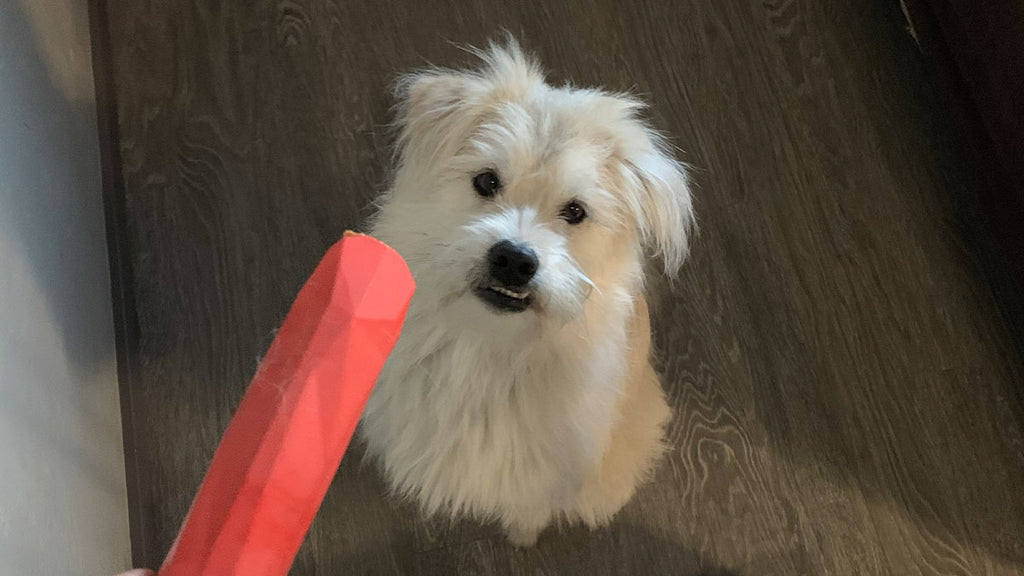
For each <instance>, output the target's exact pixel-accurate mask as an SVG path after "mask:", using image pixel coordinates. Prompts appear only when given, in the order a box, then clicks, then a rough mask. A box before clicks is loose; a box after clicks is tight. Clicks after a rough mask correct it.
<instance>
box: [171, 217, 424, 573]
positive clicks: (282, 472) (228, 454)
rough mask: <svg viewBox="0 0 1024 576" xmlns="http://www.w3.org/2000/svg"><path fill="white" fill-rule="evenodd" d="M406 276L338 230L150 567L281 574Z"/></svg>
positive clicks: (345, 432)
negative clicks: (168, 542) (164, 551)
mask: <svg viewBox="0 0 1024 576" xmlns="http://www.w3.org/2000/svg"><path fill="white" fill-rule="evenodd" d="M414 289H415V285H414V283H413V279H412V276H411V275H410V273H409V269H408V267H406V265H405V262H404V261H403V260H402V257H401V256H399V255H398V253H397V252H395V251H394V250H392V249H391V248H389V247H388V246H386V245H385V244H383V243H381V242H379V241H377V240H374V239H373V238H370V237H369V236H360V235H356V234H350V233H346V234H345V238H343V239H342V240H341V241H340V242H338V243H337V244H335V245H334V246H333V247H332V248H331V249H330V250H329V251H328V252H327V255H326V256H325V257H324V259H323V260H322V261H321V262H320V265H319V266H317V269H316V271H315V272H313V276H312V277H310V279H309V280H308V281H307V282H306V284H305V286H303V287H302V290H301V291H300V292H299V296H298V298H297V299H296V300H295V304H294V305H292V309H291V311H290V312H289V313H288V316H287V317H286V318H285V320H284V324H283V325H282V326H281V329H280V330H279V331H278V333H277V337H276V338H275V339H274V342H273V344H271V345H270V350H269V351H268V352H267V355H266V357H265V358H264V359H263V362H262V363H261V364H260V367H259V369H258V370H257V371H256V376H254V377H253V380H252V382H251V383H250V384H249V389H248V391H247V392H246V394H245V397H244V398H243V399H242V403H241V405H240V406H239V407H238V411H237V412H236V413H235V416H234V418H233V419H232V420H231V424H230V425H229V426H228V429H227V432H225V433H224V438H223V439H222V440H221V443H220V446H219V447H218V448H217V452H216V454H215V455H214V457H213V463H212V464H210V469H209V470H208V471H207V473H206V478H205V479H204V480H203V484H202V486H201V487H200V488H199V494H198V495H197V496H196V499H195V501H194V502H193V503H192V509H191V510H190V511H189V513H188V517H187V518H186V519H185V524H184V526H183V527H182V530H181V533H180V534H179V535H178V539H177V541H176V542H175V544H174V546H172V547H171V551H170V553H169V554H168V555H167V559H166V560H165V561H164V565H163V567H162V568H161V569H160V576H284V575H285V574H287V572H288V569H289V568H290V567H291V564H292V561H293V560H294V559H295V554H296V553H297V552H298V550H299V546H300V545H301V544H302V539H303V538H304V537H305V534H306V531H307V530H308V529H309V525H310V523H311V522H312V521H313V517H314V516H315V515H316V511H317V508H319V507H320V502H321V501H322V500H323V497H324V494H325V493H326V492H327V488H328V486H329V485H330V483H331V479H332V478H333V477H334V474H335V472H336V471H337V469H338V464H339V463H340V462H341V458H342V456H343V455H344V454H345V449H346V448H347V447H348V443H349V440H350V439H351V438H352V433H353V432H354V431H355V427H356V423H357V422H358V420H359V416H360V415H361V414H362V411H363V407H364V406H365V405H366V400H367V399H368V398H369V396H370V391H371V390H372V389H373V384H374V382H375V381H376V379H377V376H378V374H379V373H380V371H381V369H382V368H383V366H384V361H385V360H386V359H387V357H388V354H390V353H391V349H392V347H393V346H394V344H395V342H396V341H397V340H398V336H399V332H400V331H401V328H402V322H403V321H404V319H405V312H406V309H407V308H408V306H409V301H410V299H411V298H412V293H413V290H414Z"/></svg>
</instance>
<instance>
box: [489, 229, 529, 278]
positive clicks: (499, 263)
mask: <svg viewBox="0 0 1024 576" xmlns="http://www.w3.org/2000/svg"><path fill="white" fill-rule="evenodd" d="M487 265H488V268H489V270H490V273H491V277H492V278H494V279H495V280H497V281H498V282H501V283H502V284H504V285H506V286H525V285H526V284H527V283H528V282H529V281H530V279H531V278H533V275H534V274H536V273H537V267H538V266H539V265H540V261H539V260H538V259H537V253H536V252H534V251H533V249H532V248H530V247H529V246H524V245H522V244H519V243H516V242H513V241H511V240H502V241H501V242H498V243H497V244H495V245H494V246H491V249H490V250H488V251H487Z"/></svg>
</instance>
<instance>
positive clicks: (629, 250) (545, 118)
mask: <svg viewBox="0 0 1024 576" xmlns="http://www.w3.org/2000/svg"><path fill="white" fill-rule="evenodd" d="M477 54H478V56H480V57H481V58H482V60H483V65H482V67H481V68H480V69H479V70H475V71H467V72H456V71H447V70H430V71H426V72H422V73H419V74H414V75H411V76H409V77H407V78H405V79H403V81H402V82H401V85H400V101H401V106H400V108H399V118H398V122H399V127H400V130H401V132H400V137H399V148H398V152H397V158H396V160H397V170H396V173H395V177H394V182H393V185H392V187H391V189H390V190H389V192H388V193H387V194H386V195H385V196H384V198H383V199H382V201H381V208H380V211H379V213H378V214H377V216H376V218H375V220H374V222H373V226H372V233H373V234H374V235H375V236H377V237H378V238H380V239H381V240H383V241H385V242H387V243H389V244H390V245H391V246H393V247H394V248H395V249H397V250H398V252H399V253H401V254H402V256H403V257H404V258H405V259H406V261H407V262H408V264H409V267H410V268H411V270H412V272H413V275H414V277H415V279H416V283H417V292H416V295H415V297H414V298H413V301H412V304H411V306H410V309H409V313H408V317H407V321H406V324H405V328H404V331H403V333H402V336H401V338H400V340H399V342H398V344H397V345H396V347H395V349H394V352H393V354H392V356H391V358H390V359H389V361H388V363H387V366H386V367H385V369H384V372H383V373H382V374H381V377H380V380H379V381H378V383H377V387H376V390H375V392H374V393H373V396H372V397H371V398H370V401H369V403H368V405H367V408H366V412H365V415H364V417H363V422H362V434H363V438H364V439H365V441H366V443H367V447H368V454H369V455H370V456H371V457H372V458H374V459H375V460H377V461H378V462H379V463H380V465H381V467H382V469H383V471H384V473H385V475H386V477H387V479H388V480H389V482H390V484H391V486H392V487H393V488H394V489H395V490H396V491H397V492H398V493H400V494H402V495H404V496H407V497H409V498H411V499H414V500H415V501H417V502H419V503H420V504H421V505H422V507H423V508H424V509H425V510H426V511H427V512H428V513H431V514H433V513H438V512H442V513H447V514H451V515H470V516H475V517H478V518H491V519H496V520H498V521H499V522H500V523H501V524H502V526H503V527H504V528H505V530H506V532H507V534H508V536H509V538H510V540H511V541H512V542H514V543H516V544H519V545H529V544H532V543H533V542H534V541H535V540H536V537H537V535H538V534H539V532H540V531H541V530H543V529H544V528H545V526H547V525H548V524H549V523H551V522H553V521H557V520H559V519H567V520H569V521H583V522H585V523H586V524H588V525H590V526H597V525H600V524H602V523H605V522H607V521H608V520H609V519H610V518H611V517H612V516H613V515H614V514H615V513H616V512H617V511H618V510H619V509H620V508H621V507H622V506H623V505H624V504H625V503H626V502H627V501H628V500H629V498H630V497H631V496H632V494H633V492H634V490H635V489H636V487H637V485H638V483H640V482H641V481H643V479H644V478H645V477H646V476H647V475H648V474H649V473H650V471H651V470H652V467H653V466H654V464H655V463H656V461H657V459H658V456H659V454H660V453H661V451H662V435H663V429H664V426H665V424H666V423H667V421H668V420H669V418H670V411H669V408H668V406H667V405H666V403H665V399H664V394H663V392H662V389H661V386H660V384H659V382H658V378H657V375H656V374H655V372H654V370H653V369H652V367H651V365H650V362H649V357H648V356H649V348H650V327H649V319H648V311H647V305H646V302H645V300H644V295H643V288H644V286H643V268H644V266H643V262H644V257H645V253H655V254H658V255H660V257H661V259H662V261H663V262H664V265H665V268H666V270H667V271H668V272H669V273H674V272H675V270H676V269H677V268H678V267H679V265H680V264H681V263H682V261H683V259H684V258H685V256H686V253H687V247H688V246H687V236H688V232H689V231H690V229H691V227H692V224H693V212H692V206H691V198H690V193H689V190H688V185H687V177H686V171H685V170H684V167H683V166H682V165H681V164H680V163H678V162H677V161H676V160H674V159H673V158H672V155H671V154H670V153H669V152H668V147H667V146H666V145H665V143H664V142H663V140H662V139H661V138H660V137H659V136H658V135H657V134H656V133H655V132H654V131H653V130H652V129H651V128H649V127H648V126H647V125H646V124H645V123H644V122H643V121H642V120H641V119H639V118H638V115H637V114H638V111H639V110H640V109H641V108H642V105H641V103H640V102H638V101H637V100H635V99H633V98H631V97H628V96H624V95H621V94H610V93H607V92H602V91H598V90H589V89H577V88H572V87H568V86H567V87H560V88H559V87H552V86H549V85H548V84H546V83H545V82H544V79H543V77H542V75H541V72H540V70H539V69H538V67H537V66H536V64H535V63H534V62H533V61H531V60H530V59H529V58H527V57H526V56H524V54H523V53H522V51H521V50H520V49H519V47H518V46H517V45H516V44H515V43H514V42H513V41H511V40H510V41H509V42H508V43H507V44H504V45H494V44H492V45H491V46H490V47H489V48H488V49H487V50H484V51H478V52H477ZM488 170H490V171H493V172H495V173H496V174H498V175H499V176H500V179H501V189H500V191H499V192H498V193H497V194H496V195H495V196H494V197H493V198H482V197H480V196H479V195H478V194H477V193H476V192H475V191H474V186H473V178H474V176H475V175H477V174H479V173H481V172H482V171H488ZM574 200H575V201H577V202H579V203H580V204H581V205H582V206H584V207H585V209H586V212H587V219H586V220H584V221H583V222H582V223H580V224H578V225H575V226H574V225H571V224H569V223H568V222H566V221H564V220H563V219H560V217H559V216H560V214H561V213H562V209H563V207H564V206H565V205H566V204H567V203H568V202H570V201H574ZM502 240H512V241H514V242H518V243H520V244H521V245H525V246H529V247H531V248H532V249H533V250H534V251H535V253H536V254H537V256H538V259H539V268H538V270H537V273H536V276H534V277H533V279H532V281H531V282H530V284H529V290H530V293H531V295H532V296H531V298H532V300H531V302H530V305H529V308H528V309H527V310H525V311H523V312H518V313H510V312H501V311H497V310H495V309H494V308H492V307H489V306H487V305H486V304H485V303H484V302H483V301H482V300H481V298H478V297H477V295H476V293H475V292H474V288H475V287H478V286H480V284H481V282H486V276H487V267H486V266H485V265H484V261H485V255H486V254H487V251H488V249H489V248H490V247H491V246H492V245H494V244H495V243H497V242H500V241H502Z"/></svg>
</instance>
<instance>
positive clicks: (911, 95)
mask: <svg viewBox="0 0 1024 576" xmlns="http://www.w3.org/2000/svg"><path fill="white" fill-rule="evenodd" d="M106 3H107V7H106V18H107V19H108V26H109V30H110V38H111V58H112V63H111V66H110V70H112V71H113V75H114V86H115V91H116V96H117V98H116V101H117V119H118V129H119V134H120V154H121V157H122V168H121V172H122V173H121V178H122V180H123V190H124V207H125V214H126V226H125V229H124V233H125V236H126V238H125V241H124V245H125V246H127V247H128V251H129V254H130V257H131V261H130V263H131V270H130V271H131V276H132V278H133V282H134V291H133V296H134V302H135V306H136V312H137V319H138V327H139V330H138V341H137V342H134V343H132V345H131V346H127V347H126V348H127V349H128V350H131V351H132V353H133V355H134V356H133V358H132V361H133V362H134V363H135V364H134V365H135V366H137V367H138V370H137V371H136V372H135V373H136V376H137V378H136V380H135V381H133V382H131V383H130V385H131V387H132V388H131V395H130V396H127V397H126V398H127V400H128V401H130V403H131V405H130V406H129V408H128V409H129V410H130V411H131V413H132V415H133V421H134V428H133V430H131V431H129V432H130V433H131V438H129V442H131V443H132V445H133V446H134V447H135V453H136V455H137V460H138V462H137V473H138V477H137V478H135V480H136V482H137V486H138V487H139V500H140V502H139V509H140V510H141V511H142V513H141V514H140V515H141V516H142V518H141V526H137V527H136V528H137V534H140V536H139V538H138V539H137V540H138V541H137V542H136V545H137V546H136V555H137V560H138V562H139V563H142V564H148V565H155V564H158V563H159V561H160V560H161V559H162V557H163V555H164V553H165V552H166V550H167V548H168V546H169V545H170V543H171V541H172V539H173V537H174V534H175V532H176V530H177V529H178V526H179V523H180V521H181V519H182V518H183V516H184V513H185V511H186V510H187V507H188V504H189V501H190V499H191V497H192V495H193V493H194V492H195V490H196V488H197V486H198V484H199V482H200V480H201V479H202V475H203V472H204V470H205V467H206V465H207V463H208V461H209V459H210V458H211V457H212V454H213V450H214V448H215V447H216V443H217V441H218V439H219V437H220V434H221V433H222V431H223V430H224V428H225V427H226V425H227V422H228V419H229V418H230V415H231V413H232V410H233V409H234V408H235V406H236V405H237V402H238V401H239V399H240V398H241V396H242V393H243V391H244V386H245V384H246V383H247V382H248V380H249V378H250V377H251V375H252V373H253V371H254V369H255V367H256V363H257V359H258V357H259V355H260V354H261V353H262V352H263V350H264V349H265V348H266V346H267V345H268V344H269V342H270V340H271V336H272V334H273V330H274V329H275V328H276V326H277V325H278V323H279V322H280V321H281V319H282V318H283V315H284V313H285V312H286V311H287V309H288V305H289V303H290V301H291V300H292V298H294V296H295V294H296V291H297V290H298V288H299V286H300V285H301V283H302V281H303V279H304V278H305V277H306V276H307V275H308V274H309V272H310V271H311V270H312V269H313V266H314V265H315V263H316V262H317V261H318V259H319V258H320V256H321V255H322V254H323V252H324V250H326V248H327V247H328V246H329V245H330V244H331V243H332V242H333V241H334V240H335V239H336V238H337V237H338V236H340V234H341V233H342V231H343V230H344V229H346V228H349V227H358V224H359V222H360V221H361V219H362V218H363V217H364V216H365V214H366V206H367V205H368V203H369V201H370V199H371V198H372V197H373V196H374V195H375V193H376V192H377V191H378V190H379V189H380V188H381V186H382V183H383V182H384V181H385V180H386V177H387V159H388V156H389V148H388V146H389V141H388V137H387V130H386V128H387V123H388V122H389V120H390V118H389V115H388V108H389V106H390V105H391V104H392V103H393V102H392V100H391V98H390V92H389V84H390V82H391V80H392V79H393V78H394V77H395V75H396V74H398V73H400V72H403V71H408V70H411V69H414V68H416V67H419V66H422V65H423V64H425V63H428V62H430V63H436V64H442V65H458V64H460V63H465V62H468V61H469V57H468V56H467V55H466V54H465V53H464V52H462V51H461V50H460V49H459V48H458V47H457V46H455V45H453V44H452V43H451V42H450V41H455V42H461V43H471V44H480V43H483V42H484V41H485V40H486V39H487V38H489V37H491V36H493V35H494V34H495V33H496V32H497V31H498V30H499V28H501V27H504V28H508V29H510V30H512V31H513V32H515V33H517V34H518V35H520V36H521V37H522V38H523V40H524V43H525V44H526V46H527V47H528V48H530V49H531V50H533V51H535V52H537V53H538V55H539V56H540V57H541V59H542V60H543V62H544V63H545V64H546V66H547V67H548V69H549V70H550V71H551V78H552V79H553V80H554V81H556V82H560V81H562V80H565V79H572V80H573V81H574V82H576V83H578V84H592V85H601V86H605V87H607V88H611V89H631V90H633V91H634V92H636V93H638V94H640V95H642V96H643V97H645V98H646V99H647V100H649V101H650V102H651V104H652V110H651V116H652V119H653V121H654V122H655V124H656V125H657V126H658V127H659V128H661V129H663V130H664V131H665V132H667V133H668V134H670V135H671V136H672V138H673V141H674V142H675V143H676V144H677V145H679V146H680V147H681V148H682V149H683V150H684V153H683V158H684V159H685V160H686V161H688V162H690V163H691V164H693V165H694V166H695V167H696V172H695V175H696V181H697V184H698V186H699V189H698V191H697V193H698V202H697V208H698V214H699V220H700V225H701V235H700V237H699V238H698V240H697V242H696V248H695V250H694V253H693V257H692V259H691V261H690V262H689V264H688V265H687V267H686V268H685V269H684V272H683V273H682V275H681V278H680V279H679V280H678V281H677V282H675V283H674V285H670V284H669V283H668V282H667V281H665V280H664V279H661V278H655V279H653V280H652V283H651V285H652V290H653V292H654V294H653V298H652V306H653V310H654V316H655V331H656V344H657V347H658V349H659V364H660V366H661V367H662V368H663V369H664V371H665V374H666V390H667V392H668V395H669V397H670V399H671V404H672V406H673V408H674V410H675V418H674V421H673V423H672V426H671V430H670V439H671V442H672V446H673V449H672V451H671V453H670V454H669V457H668V458H667V459H666V462H665V463H664V465H663V466H662V467H661V468H660V470H659V472H658V474H657V477H656V479H655V481H654V482H653V483H652V484H651V485H650V486H648V487H646V488H645V489H644V490H643V491H642V492H641V493H640V494H639V495H638V497H637V498H636V499H635V500H634V501H633V502H632V503H631V504H630V505H629V506H628V507H627V508H626V509H625V510H624V511H623V513H622V514H621V515H620V516H619V517H618V519H617V520H616V522H615V523H614V525H613V526H611V527H610V528H607V529H604V530H600V531H598V532H595V533H588V532H586V531H585V530H582V529H578V528H572V529H565V530H562V531H555V530H552V531H549V532H547V533H545V534H544V535H543V536H542V538H541V541H540V542H539V544H538V546H537V547H536V548H535V549H531V550H525V551H522V550H514V549H512V548H510V547H509V546H508V545H507V544H506V543H505V542H504V541H503V538H502V536H501V534H500V533H499V532H498V531H497V530H495V529H494V528H493V527H491V526H482V525H477V524H474V523H468V522H467V523H454V524H451V523H447V522H440V521H425V520H423V519H421V518H419V517H418V516H417V514H416V513H415V511H414V510H413V509H411V508H410V507H409V506H407V505H404V504H402V503H399V502H396V501H394V500H392V499H390V498H388V497H387V495H386V491H385V487H384V485H383V483H382V482H381V480H380V479H379V478H378V477H377V475H376V473H375V472H374V471H373V470H371V469H364V468H362V467H361V466H360V465H359V458H358V456H359V450H358V449H356V450H355V453H353V454H351V455H350V457H349V458H347V459H346V460H345V462H344V463H343V465H342V469H341V471H340V473H339V475H338V477H337V479H336V481H335V484H334V486H333V487H332V490H331V491H330V493H329V494H328V497H327V499H326V501H325V502H324V505H323V507H322V509H321V512H320V515H319V516H318V519H317V521H316V522H315V524H314V526H313V528H312V530H311V532H310V534H309V537H308V539H307V542H306V543H305V545H304V547H303V549H302V551H301V552H300V555H299V557H298V559H297V561H296V564H295V567H294V570H293V573H294V574H296V575H299V574H303V575H304V574H328V575H332V574H417V575H428V574H482V575H488V574H685V575H691V574H706V575H715V574H718V575H725V574H739V575H755V576H767V575H773V574H778V575H794V574H815V575H816V574H851V575H853V574H899V575H903V574H964V575H980V574H985V575H988V574H991V575H1010V574H1024V491H1022V490H1021V485H1022V484H1024V438H1022V430H1024V400H1022V390H1024V387H1022V385H1024V370H1022V361H1021V360H1022V357H1021V350H1020V349H1019V348H1018V347H1017V346H1016V345H1015V343H1014V340H1013V339H1012V338H1011V336H1010V331H1009V330H1008V328H1007V320H1006V318H1007V316H1006V310H1005V309H1001V308H1000V304H999V302H1001V301H997V300H996V299H995V298H994V297H993V294H992V291H991V289H990V288H989V285H988V284H987V283H986V278H987V275H986V269H985V266H987V265H988V264H987V263H989V262H991V261H992V260H991V259H987V258H985V257H984V250H985V244H984V243H978V242H975V240H976V238H975V236H976V235H975V234H974V233H972V232H971V231H972V230H977V229H979V228H980V226H979V225H978V222H981V221H982V220H981V219H982V217H981V216H979V215H978V214H977V212H976V210H974V209H973V208H972V206H973V204H972V203H971V202H972V201H971V198H973V197H974V196H973V195H974V194H975V192H976V189H977V187H978V186H979V185H980V184H979V183H978V178H977V173H976V172H975V169H974V168H973V167H972V166H971V165H969V164H967V163H966V162H965V161H964V159H963V157H962V155H961V154H959V152H958V150H959V146H960V141H959V137H958V136H957V134H956V133H955V132H954V131H953V130H952V129H951V126H950V124H949V122H948V116H949V112H948V110H947V109H946V108H945V107H944V106H945V101H944V100H943V99H942V98H941V97H940V96H939V95H938V94H936V91H935V85H934V84H933V82H932V81H931V80H930V78H929V76H928V75H927V74H926V73H925V63H924V61H923V58H922V56H921V55H920V54H919V53H918V52H917V50H916V48H915V45H914V43H913V41H912V39H911V38H910V37H909V36H908V35H907V34H906V33H905V31H904V30H903V25H904V24H903V20H902V15H901V13H900V9H899V6H898V4H897V3H896V2H888V1H885V0H877V1H874V0H873V1H868V2H848V3H840V2H832V1H829V2H808V1H804V0H765V1H763V2H743V1H739V0H723V1H720V2H701V1H697V0H676V1H667V0H666V1H659V0H642V1H638V2H629V3H627V2H618V1H616V0H593V1H590V2H573V3H564V2H546V3H516V2H508V3H505V2H498V1H497V0H486V1H484V2H478V3H463V2H456V1H442V0H430V1H426V2H413V1H411V0H401V1H397V2H374V1H370V0H346V1H344V2H342V1H340V0H338V1H335V0H261V1H258V2H255V3H248V4H245V5H243V4H238V3H236V4H231V3H223V2H216V1H214V0H143V1H135V0H106Z"/></svg>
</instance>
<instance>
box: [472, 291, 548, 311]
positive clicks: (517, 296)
mask: <svg viewBox="0 0 1024 576" xmlns="http://www.w3.org/2000/svg"><path fill="white" fill-rule="evenodd" d="M473 293H474V294H476V297H477V298H479V299H481V300H483V302H484V304H487V305H488V306H489V307H490V308H491V309H493V310H497V311H498V312H523V311H525V310H526V309H527V308H529V307H530V304H532V303H533V293H532V292H530V290H529V289H528V288H527V287H525V286H502V285H500V284H483V285H480V286H477V287H476V288H475V289H474V290H473Z"/></svg>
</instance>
